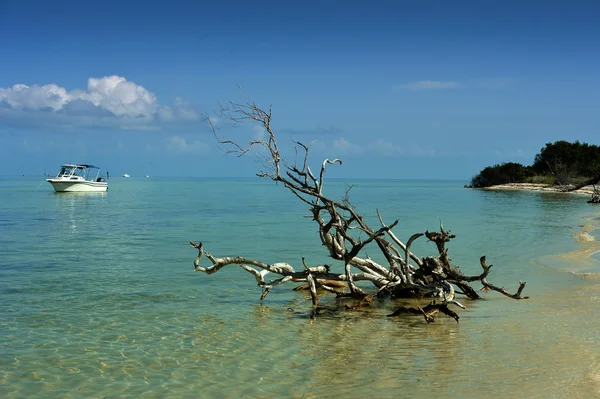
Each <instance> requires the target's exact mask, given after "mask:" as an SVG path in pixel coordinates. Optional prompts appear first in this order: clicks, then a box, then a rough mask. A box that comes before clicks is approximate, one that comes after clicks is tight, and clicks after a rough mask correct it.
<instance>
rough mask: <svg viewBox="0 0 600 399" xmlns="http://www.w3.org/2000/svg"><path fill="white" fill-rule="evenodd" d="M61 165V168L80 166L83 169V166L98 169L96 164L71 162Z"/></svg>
mask: <svg viewBox="0 0 600 399" xmlns="http://www.w3.org/2000/svg"><path fill="white" fill-rule="evenodd" d="M62 167H63V168H81V169H85V168H90V169H100V168H99V167H98V166H94V165H85V164H73V163H66V164H64V165H62Z"/></svg>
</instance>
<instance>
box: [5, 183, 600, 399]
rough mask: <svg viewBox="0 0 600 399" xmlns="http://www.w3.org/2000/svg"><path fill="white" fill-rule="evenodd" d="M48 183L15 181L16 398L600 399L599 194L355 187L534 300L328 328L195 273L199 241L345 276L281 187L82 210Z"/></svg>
mask: <svg viewBox="0 0 600 399" xmlns="http://www.w3.org/2000/svg"><path fill="white" fill-rule="evenodd" d="M38 183H39V180H35V179H29V178H6V177H5V178H0V397H2V398H33V397H35V398H198V397H202V398H224V397H227V398H238V397H247V398H283V397H292V398H326V397H343V398H364V397H372V398H398V397H402V398H422V397H442V398H484V397H490V398H492V397H526V398H594V397H600V321H599V319H598V314H599V312H598V301H599V299H600V277H599V276H600V275H599V274H598V272H599V271H600V267H599V264H600V261H599V260H598V257H597V255H595V256H591V255H592V254H594V253H595V252H596V251H597V249H598V248H597V245H598V244H597V242H596V241H594V240H593V236H594V234H595V232H594V229H595V225H596V224H598V221H599V215H600V209H599V208H598V207H594V206H592V205H589V204H586V202H585V199H586V198H585V197H580V196H575V195H559V194H548V193H532V192H488V191H480V190H467V189H463V188H462V185H461V184H460V182H418V181H358V182H352V183H354V187H353V189H352V191H351V195H352V198H353V200H354V202H355V204H356V205H357V206H358V208H359V210H360V211H361V212H362V213H364V214H366V216H367V218H368V219H369V220H371V221H372V222H373V224H374V225H377V222H376V220H377V219H376V214H375V207H377V208H378V209H379V210H380V211H381V213H382V214H383V216H384V217H385V218H386V220H387V221H388V222H389V223H391V222H392V221H393V220H394V219H396V218H398V219H399V220H400V222H399V224H398V227H397V228H396V232H397V235H399V236H400V237H403V238H404V239H406V238H408V237H409V236H410V235H411V234H413V233H415V232H419V231H424V230H425V229H430V230H432V229H436V228H438V226H439V221H440V219H441V220H442V221H443V223H444V226H445V227H446V228H449V229H451V230H452V232H453V233H455V234H456V235H457V238H456V240H454V241H453V242H452V243H451V244H450V255H451V257H452V258H453V260H454V261H455V262H456V263H458V264H460V265H461V269H462V270H463V271H464V272H465V273H472V274H478V273H480V268H479V266H478V259H479V257H480V256H481V255H486V256H487V259H488V263H493V264H494V265H495V266H494V268H493V269H492V274H491V276H490V280H491V281H493V282H495V283H496V284H498V285H504V286H505V287H506V288H507V289H508V290H509V291H515V290H516V288H517V286H518V281H519V280H524V281H527V288H526V291H525V293H526V294H528V295H530V296H531V298H530V299H528V300H523V301H514V300H512V299H509V298H506V297H503V296H501V295H499V294H496V293H487V294H484V296H485V298H486V299H485V300H482V301H478V302H472V301H468V300H464V298H461V301H464V303H465V305H466V306H467V309H466V310H464V311H463V310H460V309H459V310H458V312H459V315H460V317H461V318H460V323H459V324H457V323H456V322H455V321H454V320H453V319H449V318H443V317H440V318H438V319H437V320H436V322H435V323H434V324H431V325H427V324H426V323H425V321H424V320H423V319H422V318H421V317H417V316H407V317H401V318H388V317H386V315H387V314H389V313H391V311H392V310H393V309H394V306H395V304H393V303H387V302H386V303H379V304H376V306H374V307H373V308H369V309H362V310H355V311H339V312H330V313H327V314H325V315H323V316H322V317H320V318H318V319H311V318H310V317H308V315H309V312H310V309H311V306H310V300H309V298H308V297H307V296H306V294H304V293H301V292H296V291H292V290H291V288H292V285H288V286H286V285H283V286H279V287H276V288H274V289H273V290H272V292H271V293H270V294H269V296H268V297H267V298H266V299H265V300H264V301H262V302H261V301H260V300H259V297H260V294H261V290H260V289H259V288H258V287H257V286H256V282H255V280H254V278H253V277H252V276H250V275H249V274H247V273H246V272H244V271H243V270H241V269H239V268H237V267H234V266H231V267H229V268H225V269H223V270H221V271H220V272H219V273H217V274H215V275H211V276H207V275H204V274H201V273H194V272H193V267H192V261H193V259H194V257H195V256H196V251H195V250H194V249H193V248H190V247H189V244H188V241H189V240H195V241H197V240H202V241H203V242H204V244H205V247H206V249H207V250H208V251H210V252H212V253H213V254H214V255H216V256H225V255H244V256H248V257H253V258H258V259H262V260H264V261H267V262H276V261H285V262H290V263H291V264H293V265H294V266H295V267H297V268H298V267H302V266H301V263H300V259H301V257H302V256H305V257H306V259H307V261H308V262H309V263H311V264H319V263H322V262H327V263H331V260H328V259H327V258H326V256H325V252H324V247H322V246H320V243H319V242H318V238H317V235H316V228H315V226H314V225H313V224H311V221H310V219H308V218H304V217H303V216H305V215H306V210H305V208H306V207H305V206H303V204H301V203H300V202H299V201H297V200H296V199H295V197H293V195H291V194H290V193H288V192H286V191H285V189H284V187H281V186H279V187H277V186H275V185H272V184H267V183H266V182H262V181H260V180H255V179H250V180H244V179H239V180H231V179H230V180H219V179H183V178H181V179H166V178H150V179H141V178H140V179H136V178H131V179H123V178H113V179H111V182H110V190H109V192H107V193H100V194H84V195H78V194H56V193H54V192H52V191H51V188H50V187H49V186H46V184H45V183H44V184H43V185H42V186H40V187H39V188H37V189H36V186H37V185H38ZM328 188H329V190H330V192H332V193H333V195H334V196H340V197H341V196H342V195H343V193H344V191H345V189H346V186H345V184H343V183H342V182H333V181H332V182H330V183H329V186H328ZM584 232H588V233H589V234H590V235H589V236H587V239H582V233H584ZM589 237H591V238H592V241H590V239H589ZM584 238H585V237H584ZM414 250H415V252H418V253H419V254H421V255H424V254H430V253H433V250H434V248H433V246H432V245H431V243H427V242H426V240H424V239H421V240H420V241H417V242H416V243H415V245H414ZM369 255H371V256H373V257H374V258H376V259H377V258H378V254H377V252H376V250H375V249H371V253H369ZM334 268H337V270H341V268H340V266H339V265H335V266H334ZM322 301H323V302H324V303H325V304H328V305H330V306H335V305H336V300H335V299H334V298H333V297H332V296H324V297H323V298H322Z"/></svg>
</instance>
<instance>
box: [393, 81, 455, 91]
mask: <svg viewBox="0 0 600 399" xmlns="http://www.w3.org/2000/svg"><path fill="white" fill-rule="evenodd" d="M457 87H460V83H458V82H441V81H436V80H419V81H417V82H410V83H406V84H401V85H397V86H394V89H408V90H428V89H455V88H457Z"/></svg>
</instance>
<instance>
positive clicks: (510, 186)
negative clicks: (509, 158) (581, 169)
mask: <svg viewBox="0 0 600 399" xmlns="http://www.w3.org/2000/svg"><path fill="white" fill-rule="evenodd" d="M483 189H484V190H521V191H545V192H551V193H562V194H583V195H592V193H593V192H594V187H593V186H585V187H582V188H580V189H578V190H575V191H568V192H565V191H561V190H560V188H559V187H557V186H553V185H551V184H535V183H507V184H498V185H495V186H490V187H483Z"/></svg>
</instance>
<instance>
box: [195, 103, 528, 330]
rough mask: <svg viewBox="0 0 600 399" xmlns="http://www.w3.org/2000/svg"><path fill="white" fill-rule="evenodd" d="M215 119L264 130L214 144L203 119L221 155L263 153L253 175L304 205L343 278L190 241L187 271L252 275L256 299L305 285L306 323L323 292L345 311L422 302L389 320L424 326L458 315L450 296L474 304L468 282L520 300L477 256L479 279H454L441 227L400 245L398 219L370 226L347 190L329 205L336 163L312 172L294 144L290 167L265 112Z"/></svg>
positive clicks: (247, 109) (229, 109)
mask: <svg viewBox="0 0 600 399" xmlns="http://www.w3.org/2000/svg"><path fill="white" fill-rule="evenodd" d="M220 117H222V118H227V119H228V120H230V121H232V122H234V123H241V122H250V123H257V124H259V125H260V126H261V127H262V128H264V130H265V132H266V136H267V137H266V138H265V139H264V140H253V141H250V142H249V143H248V144H247V145H244V146H242V145H240V144H239V143H237V142H235V141H231V140H225V139H223V138H221V137H220V135H219V133H218V130H217V128H216V126H215V125H214V124H213V122H212V119H210V118H208V119H207V120H208V123H209V124H210V127H211V129H212V131H213V134H214V135H215V137H216V139H217V141H218V143H219V144H220V145H221V146H222V148H223V150H224V151H226V152H227V153H232V154H236V155H238V156H242V155H244V154H246V153H248V152H249V151H250V150H251V149H252V148H256V147H260V148H262V149H263V150H266V152H265V153H266V154H267V155H266V158H267V159H266V161H265V162H264V163H263V170H261V171H260V173H258V174H257V175H258V176H259V177H261V178H267V179H271V180H272V181H274V182H276V183H281V184H283V186H284V187H286V188H287V189H288V190H289V191H290V192H291V193H292V194H293V195H295V196H296V198H297V199H298V200H299V201H302V202H303V203H305V204H306V205H308V210H309V212H310V217H311V218H312V220H313V221H314V222H315V223H316V224H317V225H318V228H319V233H318V234H319V238H320V241H321V243H322V245H323V246H325V248H326V250H327V252H328V255H329V257H330V258H331V259H333V260H334V261H335V262H339V264H341V265H343V272H342V273H335V272H333V271H332V268H331V266H330V265H309V264H308V263H307V261H306V259H304V258H302V259H301V265H302V266H301V268H300V267H296V268H294V267H293V266H292V265H290V264H288V263H271V264H269V263H265V262H262V261H260V260H255V259H249V258H246V257H243V256H225V257H216V256H214V255H212V254H211V253H210V252H206V251H205V250H204V246H203V244H202V242H198V243H195V242H193V241H190V244H191V245H192V247H194V248H196V249H197V250H198V256H197V257H196V259H195V260H194V270H195V271H197V272H203V273H206V274H213V273H216V272H218V271H219V270H221V269H222V268H223V267H225V266H229V265H237V266H239V267H241V268H242V269H243V270H245V271H247V272H249V273H250V274H252V275H253V276H254V278H255V279H256V281H257V283H258V286H259V287H260V288H261V290H262V294H261V296H260V299H261V300H263V299H264V298H265V297H266V296H267V295H268V294H269V292H270V291H271V289H272V288H273V287H275V286H277V285H281V284H284V283H288V282H302V283H305V284H306V287H307V288H308V289H309V290H310V295H311V299H312V304H313V307H312V316H313V317H314V316H317V315H318V314H320V313H322V312H323V310H324V309H325V308H324V307H323V306H321V305H320V304H319V303H320V302H319V300H320V295H323V293H333V294H335V295H336V297H338V298H342V297H345V298H352V299H354V300H355V301H356V302H355V304H354V305H346V306H345V308H346V309H349V310H351V309H356V308H360V307H363V306H370V305H371V304H373V302H374V301H375V300H383V299H386V298H391V299H395V298H417V299H425V300H427V301H429V304H428V305H427V306H424V307H420V306H417V307H412V308H411V307H404V306H399V307H397V309H396V310H395V311H394V312H393V313H391V314H390V315H389V316H398V315H401V314H418V315H422V316H423V317H424V318H425V320H426V321H427V322H428V323H430V322H432V321H434V319H435V316H436V315H437V314H439V313H442V314H445V315H448V316H450V317H453V318H454V319H455V320H456V321H458V319H459V316H458V314H456V313H455V312H454V311H453V310H451V309H450V306H456V307H459V308H464V305H463V304H461V303H460V302H459V301H458V300H457V299H456V294H462V295H464V296H466V297H467V298H469V299H480V298H481V297H480V295H479V293H478V292H477V290H475V289H474V288H473V287H471V283H474V282H479V283H481V285H482V286H483V287H482V289H481V290H482V291H487V290H492V291H497V292H499V293H501V294H503V295H506V296H508V297H510V298H513V299H517V300H519V299H527V298H528V297H527V296H522V295H521V294H522V292H523V289H524V288H525V282H519V288H518V289H517V291H516V293H514V294H511V293H509V292H508V291H506V290H505V289H504V288H503V287H499V286H496V285H494V284H492V283H490V282H488V280H487V277H488V275H489V273H490V271H491V268H492V265H487V263H486V258H485V256H482V257H481V258H480V265H481V268H482V269H483V270H482V272H481V273H480V274H475V275H470V276H469V275H465V274H464V273H462V272H461V271H460V270H459V269H458V267H457V266H456V265H453V264H452V263H451V260H450V258H449V256H448V249H447V248H446V244H447V243H449V242H450V241H451V240H452V239H453V238H455V236H454V235H453V234H450V231H448V230H446V229H444V226H443V225H442V224H441V223H440V231H439V232H430V231H426V232H424V233H417V234H413V235H412V236H411V237H410V238H409V239H408V241H406V243H404V242H403V241H401V240H400V239H399V238H398V237H397V236H396V234H395V233H394V231H393V229H394V228H395V227H396V225H397V224H398V220H394V221H393V222H392V223H386V222H385V221H384V218H383V216H382V215H381V214H380V212H379V211H377V215H378V218H379V223H380V226H378V227H371V226H369V225H368V224H367V221H366V220H365V218H364V217H363V216H362V215H361V214H360V213H358V212H357V210H356V209H355V206H354V205H353V204H352V203H351V201H350V199H349V195H348V192H346V195H345V196H344V197H343V198H342V199H341V200H333V199H331V198H330V197H329V196H327V194H325V192H324V187H325V173H326V169H327V168H328V166H329V165H336V164H339V165H342V160H341V159H333V160H330V159H325V160H324V161H323V162H322V163H321V164H320V168H319V170H318V171H315V172H314V171H313V170H311V168H310V166H309V163H308V155H309V147H308V146H307V145H306V144H303V143H301V142H294V144H295V148H296V151H297V155H299V157H298V156H297V157H296V160H294V162H293V163H290V162H288V161H287V160H285V159H283V158H282V156H281V153H280V150H279V147H278V144H277V139H276V136H275V133H274V132H273V130H272V128H271V117H272V108H269V110H268V111H265V110H263V109H261V108H259V107H258V106H257V105H256V104H255V103H254V102H252V101H248V102H245V103H242V104H239V103H231V102H230V103H229V104H227V105H225V106H221V109H220ZM422 236H425V237H426V238H427V239H429V240H430V241H431V242H433V243H434V244H435V247H436V249H437V254H435V255H431V256H425V257H419V256H417V255H416V254H414V253H413V252H412V251H411V249H410V248H411V245H412V243H413V242H414V241H415V240H417V239H419V238H420V237H422ZM367 246H369V247H370V248H377V249H378V250H379V251H380V252H381V254H382V255H383V259H385V262H376V261H374V260H373V259H372V258H371V257H369V256H368V255H363V253H364V250H365V248H367ZM203 259H208V261H209V262H210V264H209V265H207V266H201V262H202V261H203ZM357 282H368V283H370V285H371V286H372V287H373V288H371V289H367V288H361V287H360V286H359V285H358V284H357ZM361 285H362V284H361Z"/></svg>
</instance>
